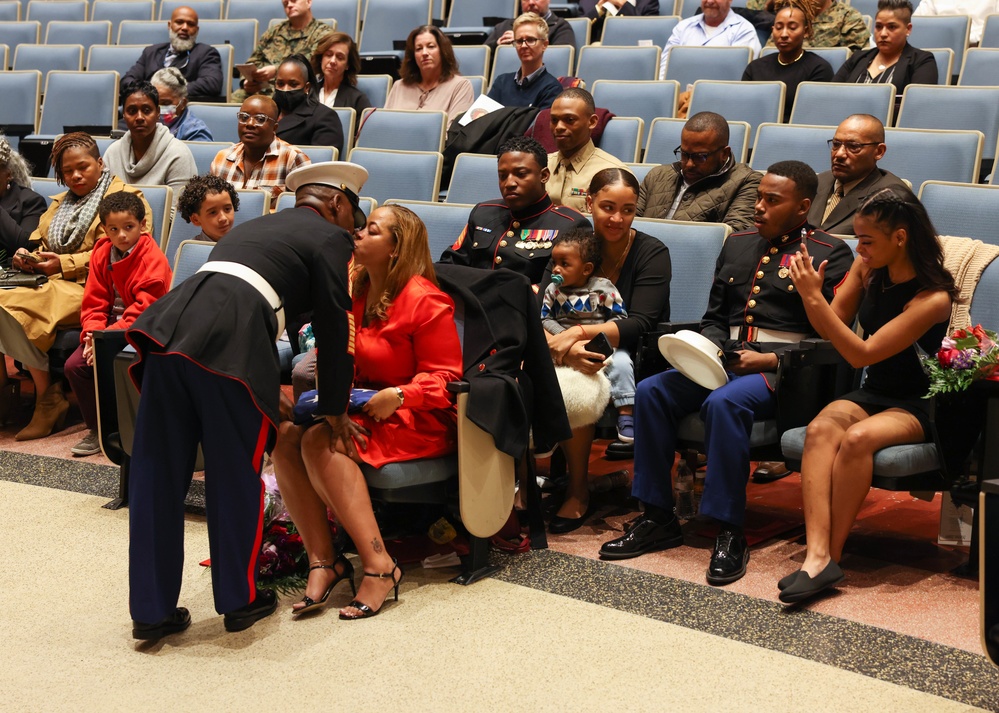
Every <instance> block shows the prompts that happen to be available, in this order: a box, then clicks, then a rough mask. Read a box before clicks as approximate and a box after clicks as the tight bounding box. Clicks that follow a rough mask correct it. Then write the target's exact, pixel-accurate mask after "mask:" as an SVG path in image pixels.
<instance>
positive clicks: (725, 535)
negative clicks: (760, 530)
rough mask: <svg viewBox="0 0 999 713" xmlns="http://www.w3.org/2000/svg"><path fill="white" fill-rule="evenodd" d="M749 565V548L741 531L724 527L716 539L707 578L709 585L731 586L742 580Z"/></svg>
mask: <svg viewBox="0 0 999 713" xmlns="http://www.w3.org/2000/svg"><path fill="white" fill-rule="evenodd" d="M748 563H749V546H748V545H747V544H746V536H745V535H743V534H742V532H741V531H739V532H736V531H735V530H733V529H731V528H728V527H722V529H721V531H720V532H719V533H718V537H717V538H715V549H714V552H712V553H711V563H710V564H709V565H708V571H707V573H706V577H707V579H708V584H714V585H716V586H717V585H719V584H731V583H732V582H734V581H736V580H737V579H742V575H744V574H745V573H746V565H747V564H748Z"/></svg>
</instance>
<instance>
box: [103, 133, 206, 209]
mask: <svg viewBox="0 0 999 713" xmlns="http://www.w3.org/2000/svg"><path fill="white" fill-rule="evenodd" d="M104 164H105V165H106V166H107V167H108V170H110V171H111V173H112V174H114V175H115V176H117V177H118V178H120V179H121V180H122V181H124V182H125V183H128V184H129V185H133V186H134V185H145V186H170V187H171V188H172V189H173V202H174V205H176V204H177V199H178V198H180V193H181V191H183V190H184V186H186V185H187V182H188V181H189V180H190V179H192V178H193V177H194V176H197V175H198V167H197V166H196V165H195V163H194V156H193V155H192V154H191V149H189V148H187V146H185V145H184V143H183V142H182V141H178V140H177V139H176V138H174V136H173V135H172V134H171V133H170V129H168V128H167V127H166V126H164V125H163V124H157V125H156V133H155V135H154V136H153V143H152V145H151V146H150V147H149V150H148V151H146V154H145V156H143V157H142V158H141V159H140V160H139V161H138V162H136V160H135V155H134V154H133V153H132V135H131V134H125V135H124V136H122V137H121V138H120V139H118V140H117V141H115V142H114V143H113V144H111V145H110V146H109V147H108V149H107V151H105V152H104Z"/></svg>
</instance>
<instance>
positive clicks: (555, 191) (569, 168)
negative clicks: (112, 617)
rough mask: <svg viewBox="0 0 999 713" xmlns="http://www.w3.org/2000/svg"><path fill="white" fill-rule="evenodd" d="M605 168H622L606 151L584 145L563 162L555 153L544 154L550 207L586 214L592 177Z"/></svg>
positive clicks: (587, 144) (621, 164) (588, 142)
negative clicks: (560, 207)
mask: <svg viewBox="0 0 999 713" xmlns="http://www.w3.org/2000/svg"><path fill="white" fill-rule="evenodd" d="M605 168H626V166H625V165H624V164H623V163H621V162H620V161H618V160H617V158H615V157H614V156H611V155H610V154H609V153H607V152H606V151H603V150H601V149H598V148H597V147H596V146H594V145H593V142H592V141H587V142H586V145H585V146H583V148H581V149H580V150H579V151H577V152H576V154H575V155H574V156H573V157H572V158H571V159H568V160H566V159H563V158H562V155H561V154H560V153H559V152H558V151H556V152H555V153H550V154H548V170H549V171H550V172H551V178H549V179H548V195H549V196H551V199H552V203H554V204H555V205H564V206H567V207H569V208H572V209H574V210H577V211H579V212H580V213H585V212H586V195H587V194H586V191H587V189H588V188H589V187H590V181H592V180H593V177H594V176H595V175H596V174H597V173H599V172H600V171H603V170H604V169H605Z"/></svg>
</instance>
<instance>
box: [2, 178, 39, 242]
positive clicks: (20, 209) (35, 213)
mask: <svg viewBox="0 0 999 713" xmlns="http://www.w3.org/2000/svg"><path fill="white" fill-rule="evenodd" d="M47 208H48V203H47V202H46V201H45V198H44V197H42V196H40V195H38V194H37V193H35V192H34V191H33V190H31V189H30V188H22V187H21V186H19V185H17V184H16V183H11V184H10V187H9V188H8V189H7V192H6V193H4V194H3V197H2V198H0V250H3V251H4V253H5V255H4V256H3V259H4V261H9V260H10V258H11V257H13V255H14V253H15V252H16V251H17V249H18V248H26V247H28V238H30V237H31V234H32V233H33V232H35V229H36V228H38V219H39V218H41V217H42V213H44V212H45V210H46V209H47Z"/></svg>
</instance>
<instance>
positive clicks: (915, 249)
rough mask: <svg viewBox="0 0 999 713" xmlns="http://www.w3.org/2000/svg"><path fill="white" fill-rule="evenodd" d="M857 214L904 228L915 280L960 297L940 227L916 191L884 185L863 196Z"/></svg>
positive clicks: (892, 229) (889, 229)
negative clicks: (947, 263)
mask: <svg viewBox="0 0 999 713" xmlns="http://www.w3.org/2000/svg"><path fill="white" fill-rule="evenodd" d="M857 215H862V216H864V217H865V218H870V219H871V220H873V221H874V222H876V223H878V224H880V225H881V226H882V227H884V228H887V230H888V231H889V232H890V231H894V230H896V229H898V228H905V232H906V235H907V236H908V240H906V241H905V251H906V253H908V255H909V260H910V261H911V262H912V266H913V267H914V268H915V270H916V279H917V280H919V283H920V284H921V285H923V288H924V289H927V290H943V291H944V292H946V293H947V294H948V295H950V298H951V299H952V300H955V301H958V300H959V298H960V296H961V291H960V290H959V289H958V287H957V285H956V284H955V283H954V276H953V275H951V274H950V272H949V271H948V270H947V268H945V267H944V262H943V248H942V247H940V241H939V240H938V239H937V229H936V228H934V227H933V221H932V220H930V216H929V214H928V213H927V212H926V208H925V207H923V204H922V203H920V202H919V199H918V198H916V194H915V193H913V192H912V191H910V190H909V189H908V188H906V187H905V186H890V187H888V188H882V189H881V190H880V191H877V192H876V193H873V194H871V195H869V196H867V198H865V199H864V203H863V205H861V206H860V208H859V209H857ZM878 269H879V270H884V269H886V268H878ZM872 272H874V271H873V270H872Z"/></svg>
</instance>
